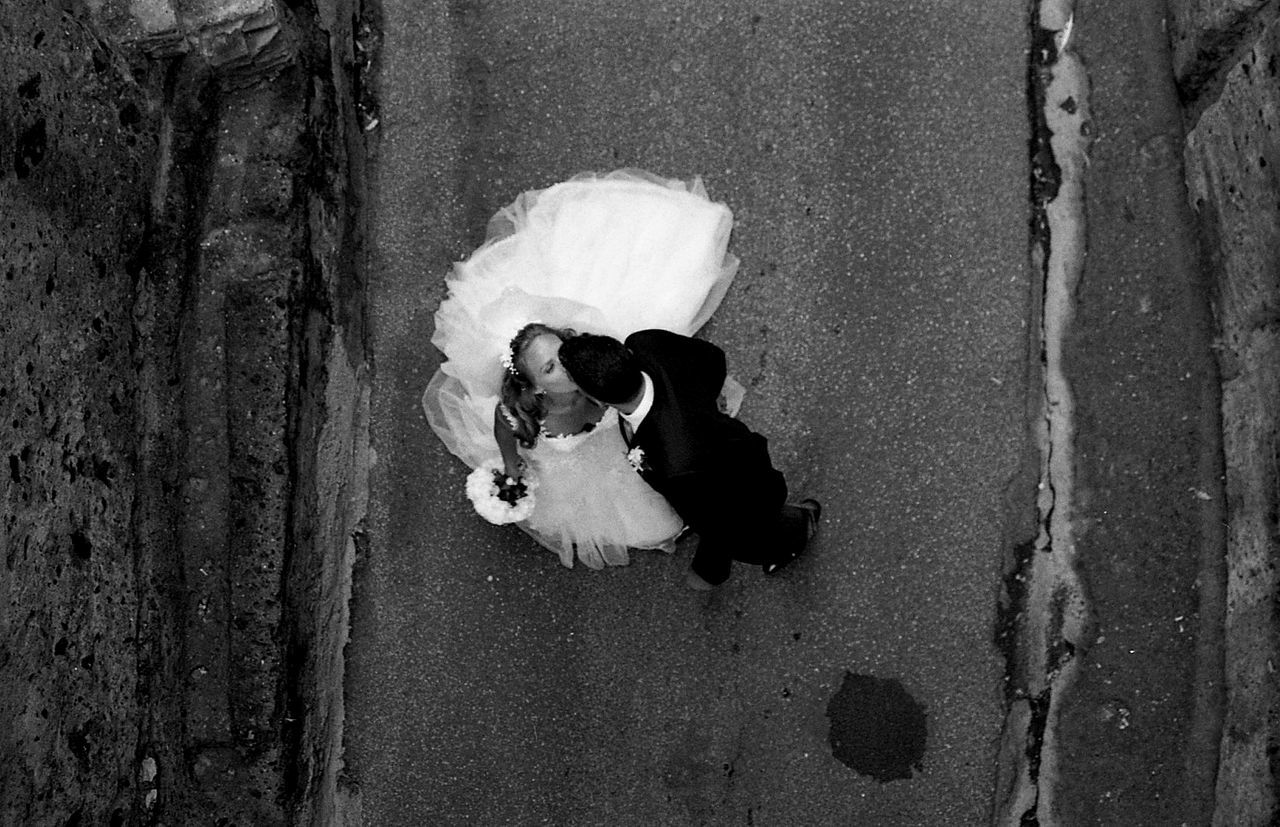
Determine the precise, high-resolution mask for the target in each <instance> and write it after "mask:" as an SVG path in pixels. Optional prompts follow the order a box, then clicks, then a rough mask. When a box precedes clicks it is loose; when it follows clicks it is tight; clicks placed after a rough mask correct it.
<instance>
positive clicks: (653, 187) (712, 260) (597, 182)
mask: <svg viewBox="0 0 1280 827" xmlns="http://www.w3.org/2000/svg"><path fill="white" fill-rule="evenodd" d="M732 227H733V215H732V213H731V212H730V210H729V208H728V207H726V206H725V205H724V204H718V203H714V202H712V201H711V200H710V199H709V198H708V197H707V194H706V190H705V189H704V188H703V186H702V183H701V181H700V180H698V179H694V180H693V181H691V182H687V183H686V182H683V181H678V180H667V179H662V178H658V177H656V176H653V175H649V174H648V173H644V172H640V171H637V170H620V171H617V172H613V173H610V174H607V175H602V176H600V175H594V174H585V175H580V176H577V177H575V178H573V179H571V180H569V181H565V182H563V183H560V184H556V185H555V186H552V187H549V188H548V189H544V190H537V191H532V192H526V193H524V194H522V195H521V196H520V197H519V198H517V199H516V200H515V201H514V202H513V203H512V204H511V205H510V206H508V207H505V208H503V209H502V210H500V211H499V212H498V213H497V215H495V216H494V217H493V219H492V220H491V221H490V222H489V228H488V237H487V238H486V240H485V242H484V244H483V245H481V246H480V247H479V248H478V249H477V250H476V251H475V252H474V253H473V254H472V255H471V257H470V258H468V259H467V260H466V261H464V262H459V263H457V264H455V265H454V270H453V273H452V275H451V276H450V277H449V278H448V279H447V281H446V286H447V288H448V295H447V297H446V298H445V300H444V301H443V302H442V303H441V305H440V308H439V310H437V311H436V316H435V321H436V330H435V334H434V335H433V336H432V339H431V341H432V344H434V345H435V346H436V347H437V348H439V349H440V351H441V352H442V353H443V354H444V357H445V361H444V363H443V364H442V365H441V367H440V370H439V371H437V372H436V374H435V376H434V377H433V378H432V379H431V382H430V383H429V384H428V386H427V389H426V392H425V393H424V394H423V398H422V403H423V409H424V410H425V412H426V416H427V421H428V423H430V425H431V428H432V430H434V431H435V433H436V434H437V435H438V436H439V437H440V439H441V440H442V441H443V442H444V444H445V446H446V447H447V448H448V449H449V451H450V452H452V453H453V454H454V455H455V456H457V457H458V458H459V459H461V460H462V461H463V462H464V463H466V465H467V466H468V467H470V468H476V467H477V466H478V465H480V463H482V462H483V461H485V460H490V459H493V458H496V457H498V456H499V451H498V445H497V442H496V441H495V440H494V437H493V412H494V407H495V406H496V404H497V401H498V390H499V386H500V384H501V381H502V376H503V367H502V364H501V362H500V358H501V355H502V353H503V351H504V350H505V348H506V345H507V343H508V342H509V341H510V339H511V337H512V336H513V335H514V334H515V333H516V331H517V330H519V329H520V328H521V327H522V326H523V325H525V324H527V323H528V322H531V321H540V322H543V323H546V324H549V325H552V326H555V327H570V328H573V329H575V330H578V331H580V332H592V333H607V334H610V335H613V336H616V337H618V338H620V339H621V338H625V337H626V336H627V334H629V333H632V332H634V331H636V330H642V329H646V328H663V329H665V330H672V331H675V332H677V333H683V334H686V335H692V334H693V333H694V332H696V331H697V330H698V329H699V328H700V327H702V325H703V324H704V323H705V322H706V321H707V319H708V318H710V316H711V314H712V313H713V312H714V311H715V309H716V307H717V306H718V305H719V304H720V301H721V300H722V299H723V298H724V295H725V292H726V291H727V290H728V288H729V284H730V282H731V281H732V280H733V276H734V274H735V273H736V272H737V268H738V261H737V258H736V257H734V256H733V255H731V254H729V253H728V252H727V248H728V243H729V234H730V231H731V229H732ZM739 387H740V386H739ZM734 407H735V408H736V405H735V406H734ZM626 452H627V449H626V446H625V444H624V443H623V441H622V436H621V434H620V433H619V430H618V421H617V414H616V413H614V412H613V411H612V410H610V411H609V412H607V413H606V415H605V418H604V419H603V420H602V421H601V422H600V423H599V425H597V426H596V427H595V428H593V429H591V430H588V431H585V432H583V433H579V434H573V435H569V436H552V435H549V434H545V433H544V434H542V435H541V436H539V438H538V440H537V442H536V444H535V445H534V447H533V448H532V449H528V450H526V449H523V448H522V449H521V453H522V455H523V456H524V458H525V460H526V462H527V463H528V466H529V469H530V472H531V474H532V475H533V476H535V477H536V478H537V480H538V486H537V489H536V496H535V499H534V510H533V513H532V515H531V516H530V517H529V518H528V520H526V521H524V522H522V523H520V524H519V525H520V527H521V528H523V529H525V530H526V531H527V532H529V534H531V535H532V536H533V537H534V538H535V539H537V540H538V541H539V542H540V543H542V545H544V546H546V547H547V548H549V549H551V550H552V551H555V552H556V553H557V554H558V555H559V558H560V561H561V562H562V563H563V564H564V565H566V566H572V565H573V562H574V558H575V556H576V557H577V559H578V560H580V561H581V562H582V563H584V564H585V565H587V566H589V567H591V568H601V567H603V566H605V565H625V564H626V563H627V561H628V557H627V549H628V548H662V549H666V550H670V549H671V548H673V544H672V542H671V541H672V540H673V538H674V536H675V535H676V534H677V533H678V532H679V531H680V529H681V528H682V523H681V520H680V518H679V517H678V516H677V515H676V514H675V512H674V511H673V510H672V509H671V507H670V506H669V505H668V504H667V502H666V500H664V499H663V498H662V497H661V496H660V495H659V494H658V493H657V492H655V491H654V490H653V489H651V488H650V487H649V486H648V485H647V484H646V483H645V482H644V481H643V480H642V479H641V478H640V476H639V474H637V473H636V472H635V470H634V469H633V468H632V467H631V465H630V463H629V462H628V461H627V458H626ZM458 490H459V494H460V495H461V493H462V490H463V486H462V485H461V483H460V484H459V487H458Z"/></svg>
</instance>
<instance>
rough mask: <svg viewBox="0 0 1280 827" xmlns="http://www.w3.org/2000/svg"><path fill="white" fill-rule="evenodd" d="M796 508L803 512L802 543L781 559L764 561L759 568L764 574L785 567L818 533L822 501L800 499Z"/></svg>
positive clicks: (772, 572) (773, 572) (775, 571)
mask: <svg viewBox="0 0 1280 827" xmlns="http://www.w3.org/2000/svg"><path fill="white" fill-rule="evenodd" d="M795 507H796V508H799V509H800V510H801V511H804V512H805V517H806V523H805V528H804V543H802V544H801V545H800V546H799V547H798V548H796V549H795V550H794V551H792V552H791V553H790V554H788V555H787V556H786V557H784V558H782V559H781V560H775V561H774V562H772V563H765V564H764V565H762V566H761V567H760V568H761V569H763V570H764V573H765V574H775V573H777V572H778V571H780V570H781V569H782V568H783V567H785V566H786V565H787V564H788V563H790V562H792V561H793V560H795V559H796V558H797V557H799V556H800V554H801V553H802V552H803V551H804V550H805V549H806V548H807V547H808V545H809V541H810V540H812V539H813V537H814V535H815V534H817V533H818V521H819V520H821V519H822V503H820V502H818V501H817V500H815V499H813V498H809V499H805V500H801V501H800V502H799V503H797V504H796V506H795Z"/></svg>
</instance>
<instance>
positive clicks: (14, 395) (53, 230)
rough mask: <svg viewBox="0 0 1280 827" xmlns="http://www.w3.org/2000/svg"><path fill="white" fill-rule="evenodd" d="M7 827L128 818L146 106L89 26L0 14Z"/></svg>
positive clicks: (135, 720) (2, 819)
mask: <svg viewBox="0 0 1280 827" xmlns="http://www.w3.org/2000/svg"><path fill="white" fill-rule="evenodd" d="M0 33H3V34H0V37H2V38H3V41H2V42H0V79H2V80H0V82H2V83H3V84H4V89H3V92H0V216H3V219H2V220H3V227H0V239H2V241H0V269H2V270H3V273H4V275H3V281H0V320H2V321H0V331H2V334H0V364H2V365H3V366H4V368H3V371H0V440H2V441H3V444H2V445H0V455H3V457H4V462H5V467H4V469H3V471H4V485H3V495H2V496H0V509H2V510H0V520H2V527H3V528H2V530H3V535H2V537H3V544H4V555H5V559H4V568H3V570H0V673H2V674H3V681H2V682H0V733H2V734H0V742H2V744H3V746H0V823H4V824H54V823H56V824H70V823H83V824H120V823H123V822H124V821H125V820H127V819H128V817H129V814H130V813H131V812H132V806H133V802H134V787H135V777H136V775H137V761H136V759H137V752H138V749H139V728H140V715H139V712H138V710H137V708H136V704H135V701H134V699H135V696H136V695H137V693H138V692H139V683H138V674H139V647H138V618H139V614H140V612H139V599H140V596H141V594H140V589H139V588H138V582H137V572H136V569H135V565H134V559H133V554H132V545H133V544H132V532H133V528H134V526H133V517H134V515H133V501H134V498H135V496H136V494H137V486H138V466H137V452H138V448H139V441H138V440H139V434H138V429H137V427H136V412H135V405H136V400H137V398H138V389H139V381H140V380H139V375H138V371H137V369H136V365H135V362H134V359H133V356H134V354H133V353H132V345H133V341H132V327H133V325H132V321H131V318H130V312H131V309H132V306H133V303H134V275H135V274H134V273H132V272H131V270H132V269H133V262H134V259H135V256H136V255H137V254H138V250H139V247H140V245H141V244H142V242H143V233H144V223H145V212H146V205H147V198H148V195H149V187H150V182H151V172H152V164H151V159H152V157H153V155H154V153H155V151H156V144H157V117H156V113H155V111H154V109H153V107H152V106H151V104H150V103H149V99H148V95H147V90H145V89H143V88H141V87H140V86H139V85H138V84H137V83H135V82H134V80H133V79H132V77H131V76H130V73H129V71H128V70H127V68H126V67H125V66H124V64H123V62H122V61H121V60H120V59H119V57H118V56H117V55H116V54H114V53H113V52H112V51H111V50H110V49H109V48H107V47H105V46H104V44H103V43H102V42H101V41H100V40H99V39H98V38H97V37H95V35H94V33H93V31H92V29H91V28H90V27H88V26H87V25H86V23H85V21H84V19H83V18H80V17H77V16H76V15H74V14H68V13H64V12H63V11H62V10H61V8H60V7H58V6H57V5H54V4H43V3H40V4H37V3H29V4H22V5H21V6H18V5H17V4H5V5H4V6H3V9H2V10H0Z"/></svg>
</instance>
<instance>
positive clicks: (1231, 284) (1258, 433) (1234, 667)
mask: <svg viewBox="0 0 1280 827" xmlns="http://www.w3.org/2000/svg"><path fill="white" fill-rule="evenodd" d="M1278 62H1280V26H1277V25H1274V24H1273V25H1272V26H1271V27H1270V29H1269V30H1268V32H1267V35H1266V36H1265V37H1263V38H1261V39H1259V40H1258V41H1257V42H1256V43H1255V44H1254V45H1253V47H1252V48H1251V49H1250V50H1249V51H1248V52H1247V53H1245V54H1244V55H1243V57H1242V59H1241V60H1240V61H1239V63H1237V64H1235V65H1234V66H1233V67H1232V68H1231V70H1230V72H1229V73H1228V74H1227V77H1226V81H1225V85H1224V87H1223V89H1222V92H1221V94H1220V95H1219V96H1218V97H1217V98H1216V99H1215V100H1214V102H1213V103H1212V104H1211V105H1209V106H1208V107H1207V108H1206V109H1205V110H1204V113H1203V114H1202V115H1201V116H1200V118H1199V121H1198V123H1197V124H1196V127H1195V129H1194V130H1193V131H1192V132H1191V133H1190V134H1189V135H1188V139H1187V144H1186V149H1185V154H1186V166H1187V181H1188V197H1189V198H1190V200H1191V202H1192V204H1193V206H1194V207H1195V209H1196V211H1197V213H1198V214H1199V217H1200V221H1201V226H1202V227H1203V229H1204V233H1205V241H1206V251H1207V253H1208V255H1207V258H1208V263H1209V266H1210V268H1211V271H1212V273H1213V275H1214V277H1215V279H1216V281H1217V288H1216V296H1215V299H1216V301H1215V305H1216V308H1217V315H1218V327H1219V339H1218V342H1217V350H1218V356H1219V362H1220V364H1221V371H1222V380H1223V399H1222V418H1223V431H1224V437H1225V444H1224V449H1225V453H1226V463H1227V497H1228V509H1229V510H1228V519H1229V532H1230V542H1229V554H1228V558H1229V559H1228V566H1229V571H1230V577H1229V579H1228V593H1227V597H1228V603H1227V618H1226V654H1227V674H1226V683H1227V691H1228V711H1227V720H1226V727H1227V731H1226V736H1225V737H1224V738H1223V742H1222V755H1221V762H1222V763H1221V767H1220V771H1219V774H1218V779H1219V780H1218V807H1219V820H1218V821H1217V822H1216V823H1221V824H1262V823H1266V822H1267V821H1268V820H1269V818H1270V817H1271V815H1272V814H1274V813H1275V811H1276V779H1275V768H1274V767H1273V766H1272V764H1271V760H1272V759H1271V756H1272V755H1273V754H1274V752H1275V750H1276V748H1277V734H1278V733H1280V703H1278V701H1277V698H1278V697H1280V696H1278V690H1280V682H1278V681H1277V678H1276V674H1275V669H1274V665H1275V664H1276V663H1277V662H1280V646H1278V645H1277V643H1278V641H1277V633H1276V621H1277V617H1276V604H1275V599H1274V598H1275V593H1276V587H1277V574H1276V564H1277V561H1278V560H1280V524H1278V514H1277V511H1278V509H1280V480H1278V479H1277V430H1278V423H1277V420H1278V415H1280V412H1278V411H1277V400H1280V256H1278V255H1277V251H1280V178H1278V177H1277V174H1276V168H1277V164H1280V134H1278V130H1277V127H1278V126H1280V78H1278V77H1277V63H1278Z"/></svg>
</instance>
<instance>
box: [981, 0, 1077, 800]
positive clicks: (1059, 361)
mask: <svg viewBox="0 0 1280 827" xmlns="http://www.w3.org/2000/svg"><path fill="white" fill-rule="evenodd" d="M1073 13H1074V4H1073V3H1072V2H1071V1H1070V0H1046V2H1044V3H1042V4H1041V5H1040V7H1039V9H1038V10H1036V11H1034V12H1033V14H1034V17H1033V19H1032V20H1031V21H1030V30H1031V38H1032V50H1031V57H1030V61H1031V62H1030V65H1029V70H1028V75H1029V89H1028V105H1029V106H1031V107H1032V108H1033V111H1032V112H1031V113H1030V115H1031V120H1032V125H1033V131H1034V132H1035V133H1037V134H1036V135H1034V136H1033V139H1032V152H1033V158H1032V167H1033V172H1032V180H1033V188H1032V189H1033V191H1032V193H1031V195H1032V199H1033V210H1034V211H1035V212H1036V213H1037V215H1036V221H1035V222H1034V223H1033V226H1034V227H1036V233H1035V234H1036V236H1037V237H1036V238H1033V266H1035V267H1037V268H1038V269H1039V270H1040V271H1041V272H1042V278H1043V298H1042V306H1041V308H1040V313H1041V318H1040V357H1041V362H1042V364H1041V371H1042V374H1041V376H1042V382H1043V387H1042V389H1041V392H1042V399H1041V409H1040V417H1041V419H1040V421H1039V422H1038V423H1037V425H1036V436H1037V442H1038V444H1039V449H1040V481H1039V484H1038V486H1037V503H1036V506H1037V511H1038V513H1039V524H1040V530H1039V535H1038V536H1037V538H1036V540H1035V542H1034V545H1033V548H1032V549H1031V550H1030V553H1029V554H1028V555H1027V556H1026V558H1025V559H1024V560H1023V561H1021V571H1019V572H1018V574H1017V577H1018V578H1019V579H1020V580H1021V582H1022V583H1023V586H1022V589H1023V591H1022V593H1021V595H1020V599H1021V601H1022V605H1021V606H1020V607H1019V610H1020V618H1019V627H1018V629H1017V632H1016V633H1015V634H1016V639H1015V642H1014V644H1013V652H1012V653H1011V656H1012V659H1013V660H1014V661H1015V663H1013V664H1011V665H1010V672H1011V675H1012V677H1013V679H1014V680H1015V682H1017V684H1018V685H1017V687H1016V689H1015V693H1016V695H1017V696H1018V697H1017V699H1016V700H1015V701H1014V702H1013V703H1012V704H1011V707H1010V711H1009V718H1008V721H1007V726H1006V730H1007V734H1006V740H1007V743H1006V750H1005V753H1004V756H1003V760H1004V762H1005V763H1006V764H1008V763H1010V762H1012V763H1013V766H1005V767H1004V768H1003V769H1002V772H1001V777H1002V778H1005V779H1006V781H1005V782H1004V784H1003V785H1002V786H1004V787H1005V789H1002V790H999V791H998V792H997V802H996V808H995V820H996V823H1000V824H1018V823H1022V824H1025V823H1028V819H1030V823H1035V824H1041V825H1050V824H1054V823H1055V822H1054V820H1053V815H1052V813H1053V793H1054V779H1055V775H1056V769H1057V764H1058V760H1059V755H1058V753H1057V751H1056V749H1055V743H1056V735H1057V733H1056V729H1055V725H1054V699H1055V694H1056V693H1060V692H1062V691H1063V690H1065V689H1066V688H1067V687H1068V686H1069V685H1070V682H1071V679H1072V677H1073V673H1074V668H1075V663H1074V653H1075V648H1076V642H1077V640H1078V638H1079V636H1080V634H1081V633H1082V631H1083V626H1084V621H1085V618H1086V616H1087V607H1086V605H1085V600H1084V592H1083V589H1082V588H1081V584H1080V581H1079V577H1078V575H1077V572H1076V561H1075V555H1074V543H1073V537H1072V526H1071V522H1070V520H1071V503H1072V494H1073V478H1072V475H1073V457H1072V447H1073V433H1074V407H1073V399H1072V393H1071V386H1070V383H1069V381H1068V378H1067V375H1066V372H1065V370H1064V365H1063V358H1062V356H1063V343H1064V340H1065V338H1066V336H1067V335H1068V331H1069V329H1070V324H1071V319H1072V314H1073V303H1074V293H1075V285H1076V283H1077V281H1078V279H1079V277H1080V273H1081V269H1082V265H1083V258H1084V250H1085V229H1086V228H1085V220H1084V194H1083V193H1084V179H1085V174H1086V169H1087V166H1088V157H1087V148H1088V137H1087V131H1088V128H1087V123H1088V102H1087V94H1088V92H1087V85H1088V81H1087V76H1086V73H1085V69H1084V66H1083V64H1082V63H1081V61H1080V59H1079V58H1078V57H1077V56H1076V55H1075V53H1074V52H1073V51H1072V49H1071V46H1072V44H1071V34H1072V25H1073ZM1009 741H1012V742H1013V743H1015V744H1017V745H1018V747H1019V748H1018V749H1017V750H1016V751H1011V750H1010V745H1009V743H1008V742H1009Z"/></svg>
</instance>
